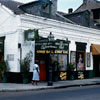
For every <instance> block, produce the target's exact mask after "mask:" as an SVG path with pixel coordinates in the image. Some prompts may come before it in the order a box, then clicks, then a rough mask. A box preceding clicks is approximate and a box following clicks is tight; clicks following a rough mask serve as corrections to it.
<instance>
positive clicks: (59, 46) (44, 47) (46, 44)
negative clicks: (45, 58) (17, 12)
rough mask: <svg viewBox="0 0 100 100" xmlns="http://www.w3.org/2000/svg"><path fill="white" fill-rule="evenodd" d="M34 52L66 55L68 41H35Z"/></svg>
mask: <svg viewBox="0 0 100 100" xmlns="http://www.w3.org/2000/svg"><path fill="white" fill-rule="evenodd" d="M35 51H36V53H37V54H49V53H51V54H68V41H64V40H55V41H52V42H50V41H48V40H46V41H36V43H35Z"/></svg>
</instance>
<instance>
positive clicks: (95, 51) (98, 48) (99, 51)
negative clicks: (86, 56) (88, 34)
mask: <svg viewBox="0 0 100 100" xmlns="http://www.w3.org/2000/svg"><path fill="white" fill-rule="evenodd" d="M92 55H100V45H98V44H92Z"/></svg>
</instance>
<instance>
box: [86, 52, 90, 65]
mask: <svg viewBox="0 0 100 100" xmlns="http://www.w3.org/2000/svg"><path fill="white" fill-rule="evenodd" d="M90 62H91V61H90V53H87V67H90Z"/></svg>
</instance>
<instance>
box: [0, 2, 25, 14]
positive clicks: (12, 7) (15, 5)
mask: <svg viewBox="0 0 100 100" xmlns="http://www.w3.org/2000/svg"><path fill="white" fill-rule="evenodd" d="M0 3H1V5H4V6H6V7H7V8H9V9H10V10H12V11H13V12H14V13H15V14H23V13H24V12H23V11H22V10H21V9H19V8H18V6H20V5H22V4H23V3H20V2H16V1H13V0H0Z"/></svg>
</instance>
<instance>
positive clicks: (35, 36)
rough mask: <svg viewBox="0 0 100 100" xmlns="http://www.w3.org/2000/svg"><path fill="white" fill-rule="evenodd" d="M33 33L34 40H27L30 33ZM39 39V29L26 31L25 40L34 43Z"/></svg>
mask: <svg viewBox="0 0 100 100" xmlns="http://www.w3.org/2000/svg"><path fill="white" fill-rule="evenodd" d="M31 32H34V37H33V38H29V39H28V38H27V36H28V33H31ZM38 37H39V34H38V30H37V29H33V30H32V29H29V30H25V31H24V38H25V40H27V41H34V40H36V39H38Z"/></svg>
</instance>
